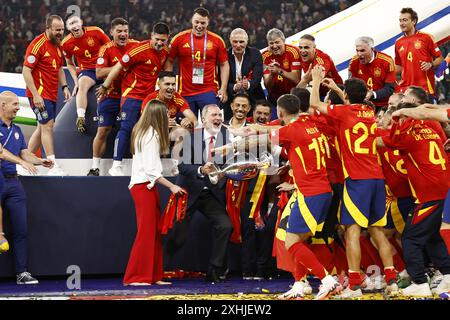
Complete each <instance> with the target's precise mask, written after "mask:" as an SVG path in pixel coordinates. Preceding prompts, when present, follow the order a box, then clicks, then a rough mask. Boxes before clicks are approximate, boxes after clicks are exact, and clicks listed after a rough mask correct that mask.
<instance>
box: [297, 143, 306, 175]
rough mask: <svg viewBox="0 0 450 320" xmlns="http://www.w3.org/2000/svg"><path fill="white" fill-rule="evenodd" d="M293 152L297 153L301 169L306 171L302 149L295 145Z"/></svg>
mask: <svg viewBox="0 0 450 320" xmlns="http://www.w3.org/2000/svg"><path fill="white" fill-rule="evenodd" d="M295 152H296V153H297V155H298V157H299V158H300V160H301V162H302V166H303V170H305V172H306V166H305V159H304V158H303V154H302V150H300V147H297V148H295Z"/></svg>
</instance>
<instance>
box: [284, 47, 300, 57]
mask: <svg viewBox="0 0 450 320" xmlns="http://www.w3.org/2000/svg"><path fill="white" fill-rule="evenodd" d="M286 51H289V52H290V53H292V55H293V56H294V59H299V58H300V55H299V54H298V51H297V50H296V49H295V47H291V46H289V45H286Z"/></svg>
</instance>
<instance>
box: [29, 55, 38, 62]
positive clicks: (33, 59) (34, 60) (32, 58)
mask: <svg viewBox="0 0 450 320" xmlns="http://www.w3.org/2000/svg"><path fill="white" fill-rule="evenodd" d="M27 61H28V63H30V64H33V63H35V62H36V57H35V56H33V55H30V56H28V58H27Z"/></svg>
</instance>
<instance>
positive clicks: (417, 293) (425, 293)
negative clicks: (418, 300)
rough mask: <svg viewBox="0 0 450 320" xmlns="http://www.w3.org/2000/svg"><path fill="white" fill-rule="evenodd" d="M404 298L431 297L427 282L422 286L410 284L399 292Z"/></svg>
mask: <svg viewBox="0 0 450 320" xmlns="http://www.w3.org/2000/svg"><path fill="white" fill-rule="evenodd" d="M400 292H401V293H402V295H404V296H410V297H431V296H433V294H432V293H431V290H430V286H429V285H428V283H427V282H425V283H422V284H417V283H414V282H411V285H410V286H409V287H407V288H405V289H402V290H401V291H400Z"/></svg>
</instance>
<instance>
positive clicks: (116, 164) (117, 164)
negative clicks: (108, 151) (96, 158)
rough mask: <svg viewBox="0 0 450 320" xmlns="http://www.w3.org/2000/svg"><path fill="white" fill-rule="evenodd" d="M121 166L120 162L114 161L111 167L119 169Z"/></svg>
mask: <svg viewBox="0 0 450 320" xmlns="http://www.w3.org/2000/svg"><path fill="white" fill-rule="evenodd" d="M121 165H122V161H118V160H114V161H113V165H112V167H113V168H117V167H120V166H121Z"/></svg>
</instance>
